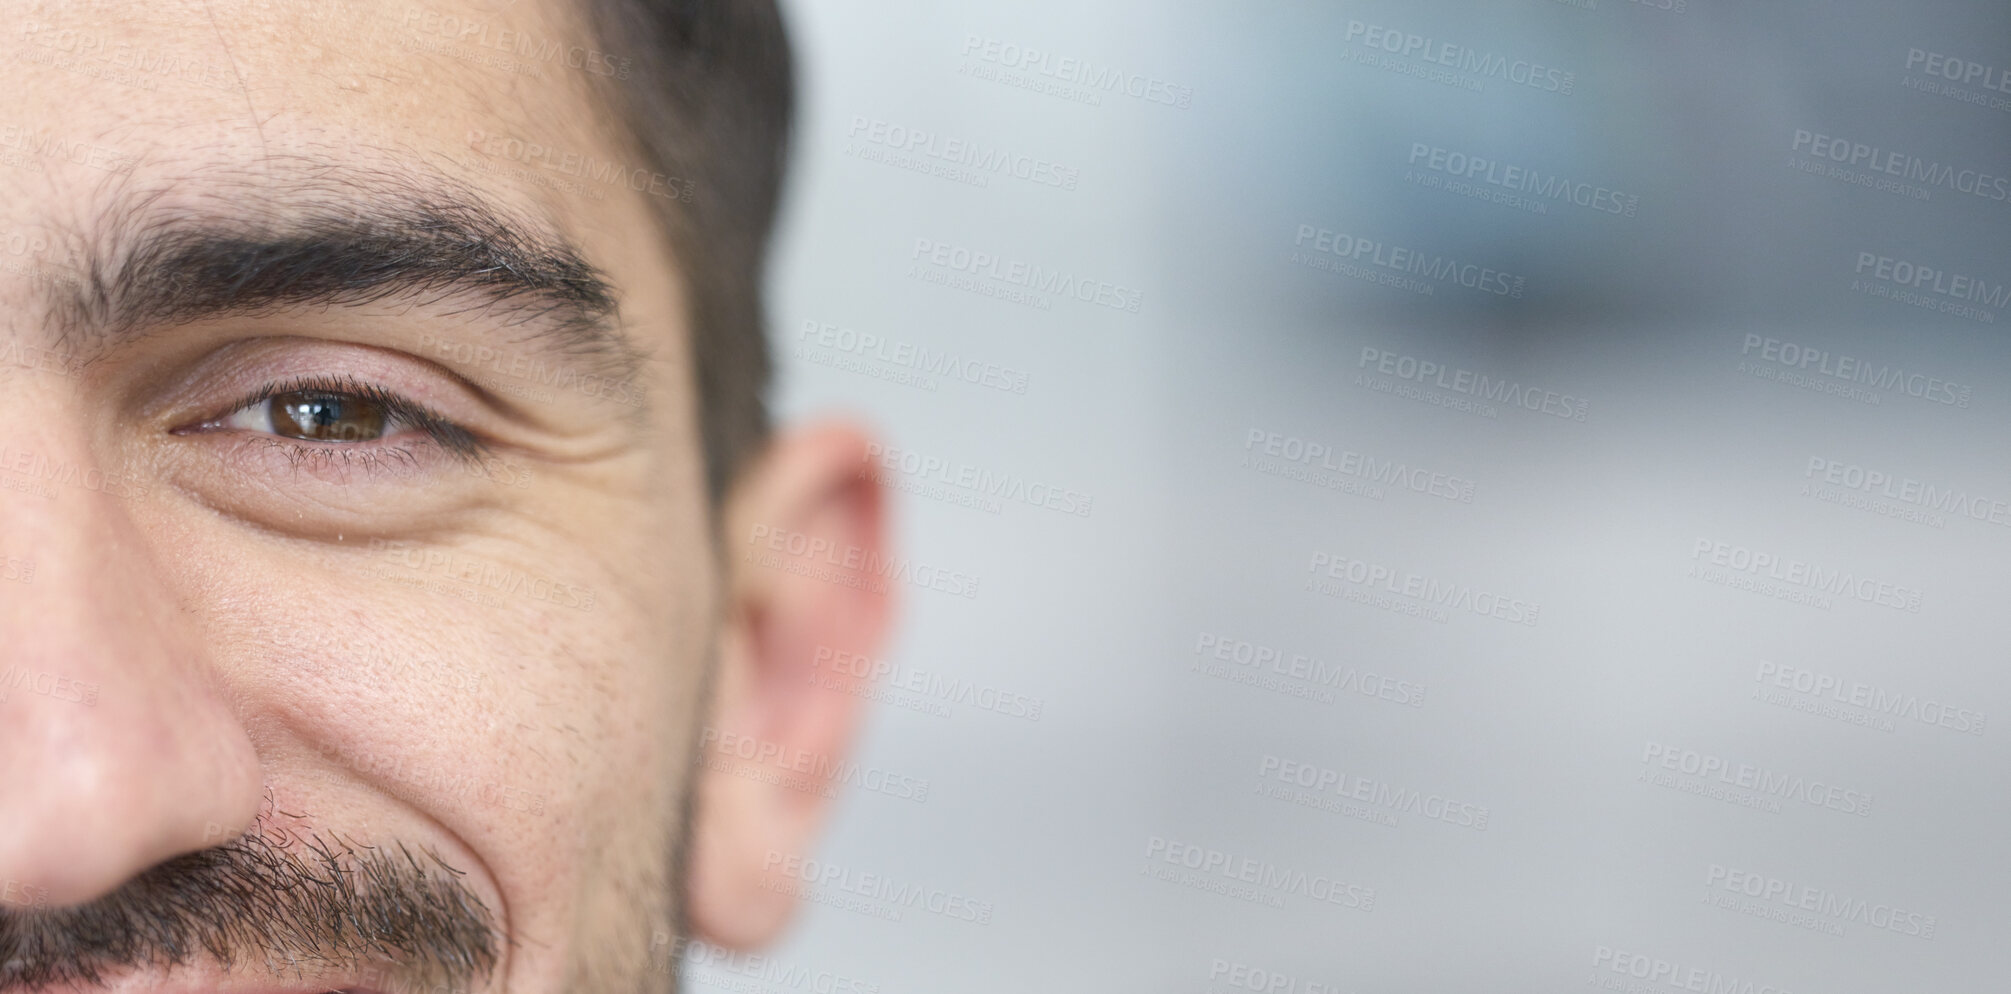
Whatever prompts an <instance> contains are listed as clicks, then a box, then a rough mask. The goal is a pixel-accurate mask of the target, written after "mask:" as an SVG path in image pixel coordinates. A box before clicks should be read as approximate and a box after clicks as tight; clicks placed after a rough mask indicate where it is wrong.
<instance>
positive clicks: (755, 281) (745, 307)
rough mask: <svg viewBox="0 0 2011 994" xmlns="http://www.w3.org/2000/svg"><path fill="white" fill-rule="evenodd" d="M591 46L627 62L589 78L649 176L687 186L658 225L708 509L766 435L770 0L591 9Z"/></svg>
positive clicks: (781, 128) (774, 53) (777, 127)
mask: <svg viewBox="0 0 2011 994" xmlns="http://www.w3.org/2000/svg"><path fill="white" fill-rule="evenodd" d="M586 7H587V11H586V14H587V29H588V31H589V32H590V33H591V34H592V36H593V38H594V39H595V42H596V47H598V48H599V49H600V50H601V51H603V52H606V53H608V54H609V55H610V56H613V57H616V58H621V59H626V60H627V63H626V65H627V67H628V68H629V70H630V71H629V72H627V73H626V74H625V75H624V76H621V77H616V76H604V77H595V78H596V79H597V80H598V85H599V86H600V87H601V89H602V91H603V92H602V98H603V99H604V100H606V101H608V103H609V104H610V106H612V107H613V108H615V112H616V119H617V120H618V121H620V122H622V123H625V124H626V125H627V128H626V130H627V131H628V133H629V135H630V136H632V137H631V142H632V145H631V149H632V151H633V152H634V154H636V155H639V156H641V157H642V159H643V161H644V162H645V163H647V164H648V165H649V166H650V168H652V169H653V170H655V171H657V172H661V173H663V174H665V175H666V176H674V177H678V178H680V179H683V180H686V181H687V182H689V183H690V184H691V186H690V190H691V197H690V199H689V200H688V201H686V200H684V199H682V198H679V199H676V200H672V199H670V198H652V199H654V200H658V201H661V202H660V203H659V204H658V205H657V207H658V209H657V212H656V213H657V220H658V222H659V223H660V224H661V225H662V227H663V229H664V231H665V232H666V234H667V235H668V237H669V241H670V244H671V248H672V251H674V252H676V253H677V255H678V258H679V260H680V261H681V263H682V270H683V275H684V278H685V283H686V288H687V293H688V295H689V306H690V313H689V315H688V316H689V319H690V325H691V335H692V340H691V355H692V362H693V364H694V367H695V368H694V369H693V371H692V373H693V375H692V380H693V382H694V383H695V384H696V387H697V390H698V418H699V432H700V436H701V444H702V445H703V449H704V458H705V476H706V486H707V492H708V495H709V496H710V498H711V500H712V502H713V504H714V506H717V505H718V503H719V502H720V500H721V499H722V498H723V497H724V496H725V494H726V491H727V490H728V488H729V487H731V486H732V483H733V480H734V478H735V477H736V476H737V475H738V473H739V472H740V470H741V468H742V466H743V464H744V463H745V462H746V460H747V458H748V457H749V456H751V455H753V454H754V453H755V452H756V451H758V450H759V449H760V447H761V445H762V443H763V442H764V441H765V440H766V439H767V436H768V409H767V405H766V403H765V402H764V400H763V396H762V395H763V392H764V391H765V390H766V388H767V385H768V378H769V368H770V367H769V357H768V343H767V338H766V313H765V309H764V307H763V306H762V300H761V285H762V277H763V272H764V264H765V261H766V256H767V248H768V238H769V233H770V231H771V229H772V228H773V227H774V222H775V213H776V206H777V202H778V200H779V198H780V193H781V186H782V178H783V174H784V171H785V168H786V165H787V158H788V145H789V129H790V122H791V118H792V117H793V115H794V112H795V73H794V68H793V66H792V59H791V55H790V50H789V39H788V34H787V32H786V31H785V30H784V29H783V24H782V14H781V11H780V10H778V9H777V8H776V5H775V3H774V0H588V2H587V4H586Z"/></svg>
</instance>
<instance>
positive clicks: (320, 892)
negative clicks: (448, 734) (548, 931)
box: [0, 827, 500, 994]
mask: <svg viewBox="0 0 2011 994" xmlns="http://www.w3.org/2000/svg"><path fill="white" fill-rule="evenodd" d="M462 876H463V874H462V871H460V870H457V869H455V868H454V867H452V866H449V865H448V864H447V863H446V861H444V860H442V859H441V858H440V856H439V855H438V854H437V853H435V852H433V851H432V850H431V849H427V848H424V847H421V848H420V849H419V851H418V852H417V853H415V852H413V850H412V849H411V848H409V847H407V846H406V845H405V844H404V843H402V842H399V843H391V844H389V845H388V846H385V847H378V846H365V845H359V844H357V843H354V842H351V841H349V840H346V839H343V838H342V837H341V836H339V835H334V834H327V835H323V834H320V833H309V834H304V835H303V834H299V833H296V832H293V831H290V830H288V831H277V830H273V831H267V830H264V829H263V828H262V827H255V828H254V829H253V830H252V831H250V832H247V833H246V834H244V835H242V836H239V837H237V838H235V839H233V840H231V841H229V842H227V843H224V844H223V845H219V846H216V847H213V848H210V849H204V850H200V851H197V852H193V853H187V854H184V855H181V856H177V857H175V858H173V859H170V860H168V861H166V862H163V863H160V864H158V865H156V866H153V867H150V868H148V869H147V870H146V871H145V872H143V873H141V874H139V875H138V876H136V877H134V878H133V879H132V880H130V881H128V882H127V883H126V884H125V885H124V886H122V887H120V888H119V889H118V890H117V891H114V892H112V893H111V894H108V895H106V896H104V897H101V898H98V899H97V900H94V901H91V902H90V903H88V904H81V905H77V906H74V907H67V908H33V909H28V910H21V909H19V908H8V907H6V906H0V994H15V992H21V991H29V990H34V989H36V988H39V987H44V986H52V985H60V984H84V985H91V986H101V985H103V984H104V982H105V979H104V978H105V977H106V976H107V975H108V974H109V975H115V974H117V973H121V972H124V971H126V970H129V969H160V970H171V969H173V968H175V967H180V966H187V965H189V964H191V963H195V962H198V961H200V960H202V959H205V958H206V959H207V960H209V961H213V962H215V963H217V964H218V965H220V966H222V967H223V968H225V969H232V968H236V967H240V966H245V965H251V964H257V965H260V966H263V967H264V968H265V969H267V970H269V971H272V972H275V973H281V974H286V973H291V975H293V976H294V977H296V978H300V979H304V978H305V977H306V975H307V974H308V973H309V972H313V973H325V972H353V971H358V970H365V969H375V970H378V971H380V976H381V971H382V970H383V969H384V967H385V965H388V966H389V967H391V968H395V969H396V970H397V972H398V973H400V974H406V975H409V977H410V980H411V981H412V982H413V983H415V984H418V985H422V987H421V989H427V990H430V989H434V988H435V987H442V986H444V987H445V988H446V989H448V990H468V989H472V988H473V987H475V986H476V984H477V982H479V981H481V980H485V979H487V977H488V976H489V974H490V973H491V972H492V971H493V970H494V969H495V966H496V961H497V955H498V948H499V945H500V942H499V940H498V937H497V935H496V930H495V925H494V918H493V916H492V915H491V913H490V911H489V909H488V907H487V906H486V905H484V904H483V903H482V901H481V899H480V898H479V897H477V896H476V895H475V893H474V892H473V891H472V890H470V889H469V888H468V886H467V885H466V884H464V883H463V882H462V881H461V877H462Z"/></svg>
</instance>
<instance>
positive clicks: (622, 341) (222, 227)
mask: <svg viewBox="0 0 2011 994" xmlns="http://www.w3.org/2000/svg"><path fill="white" fill-rule="evenodd" d="M211 179H213V180H214V177H211ZM184 182H185V183H194V182H196V181H195V180H187V181H184ZM234 190H235V191H236V192H239V193H243V194H248V196H245V197H235V196H233V195H232V193H233V191H234ZM77 243H78V247H79V250H80V251H79V253H78V254H79V257H80V258H81V260H82V264H81V265H80V266H79V267H78V269H77V275H78V278H77V279H75V280H71V281H67V282H64V283H60V284H57V285H55V286H54V287H53V288H52V289H54V290H55V291H56V296H55V298H54V299H52V300H51V315H52V317H53V318H54V325H55V328H56V330H57V333H58V337H59V339H60V340H61V341H63V342H64V343H65V344H66V345H69V346H71V347H73V348H75V347H78V346H85V347H90V346H106V345H116V344H118V343H119V342H120V341H123V340H126V339H130V338H132V337H135V336H137V335H141V334H145V333H147V332H148V331H150V330H152V329H155V328H159V327H161V326H169V325H175V324H180V323H184V322H189V321H194V320H197V319H201V318H210V317H223V316H231V315H258V314H265V313H273V312H277V311H281V310H286V309H291V308H311V307H340V306H357V305H363V304H370V303H377V302H395V301H409V302H411V303H414V304H417V305H421V306H432V307H441V306H445V307H447V308H449V313H451V314H464V313H469V312H479V313H480V314H481V316H482V317H483V318H484V319H489V320H493V321H494V322H495V323H496V325H497V326H498V327H499V329H501V330H499V335H498V337H499V338H500V339H502V340H500V341H498V342H496V343H495V344H496V345H498V346H529V347H531V348H534V349H536V350H538V351H539V352H542V353H546V354H549V355H551V356H552V357H553V358H555V359H558V360H560V361H563V362H565V363H568V364H570V365H572V366H573V367H574V368H575V370H576V371H577V372H579V373H581V374H585V375H595V376H600V377H604V378H607V379H610V380H613V381H616V382H627V381H629V380H631V379H633V378H634V377H635V376H636V375H637V374H638V373H639V372H640V370H641V366H642V362H643V360H644V358H645V356H644V355H643V353H642V352H641V350H640V349H639V348H638V347H637V345H636V344H635V343H634V342H633V341H632V340H631V338H630V336H629V335H627V334H626V333H625V332H624V331H623V330H622V329H621V327H620V324H619V322H618V314H619V303H618V299H617V297H616V293H615V290H614V287H613V286H612V285H611V284H610V282H609V280H608V278H607V277H606V276H605V275H603V274H602V273H601V272H600V271H599V270H598V269H596V268H595V267H594V266H593V265H591V264H590V263H588V262H587V261H586V259H585V257H584V256H583V255H582V253H581V252H580V251H579V249H577V248H576V247H575V246H574V245H573V244H572V243H571V242H569V241H567V240H566V239H565V238H564V237H563V236H562V235H560V234H558V233H557V232H556V231H554V230H553V229H552V228H551V227H550V226H549V225H546V224H543V223H541V222H539V221H538V220H536V219H534V218H530V217H527V216H520V215H511V214H509V213H507V212H505V211H504V210H502V209H501V208H499V207H497V206H495V205H493V204H490V203H488V202H486V201H485V200H484V199H482V198H481V197H480V196H479V195H478V194H475V193H474V192H473V191H470V190H468V189H466V188H465V187H457V186H455V185H454V184H450V183H445V182H440V183H425V182H421V181H420V180H417V179H414V178H410V177H395V178H394V177H387V176H385V175H383V174H380V173H373V172H367V171H359V172H357V173H356V174H353V175H348V176H344V175H341V174H340V173H339V172H335V171H332V170H331V171H330V172H329V173H327V174H323V175H317V176H314V177H313V178H312V179H310V180H307V181H304V182H303V181H299V180H292V181H287V182H286V183H279V184H275V182H274V181H271V180H270V178H269V177H268V178H267V180H266V181H265V182H259V183H257V184H256V186H255V187H254V186H253V185H252V181H251V178H250V177H247V176H244V175H242V174H239V175H235V176H231V177H229V178H228V179H227V180H226V181H224V182H222V183H220V184H212V185H209V186H208V187H207V188H206V189H204V191H203V192H202V193H201V194H200V195H198V196H196V197H193V198H188V197H174V198H172V199H171V196H170V190H169V189H168V188H164V189H162V190H159V191H156V192H154V193H152V194H150V195H147V196H142V197H138V198H132V199H130V200H129V201H128V203H127V204H126V205H125V206H122V207H120V208H118V209H116V210H113V211H108V212H106V213H105V214H103V215H101V216H100V218H99V221H98V223H97V224H96V225H95V226H94V227H93V228H92V229H90V230H87V231H83V232H80V233H78V237H77Z"/></svg>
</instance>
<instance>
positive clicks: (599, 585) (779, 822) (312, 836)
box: [0, 0, 886, 992]
mask: <svg viewBox="0 0 2011 994" xmlns="http://www.w3.org/2000/svg"><path fill="white" fill-rule="evenodd" d="M9 23H10V25H11V26H10V27H9V28H8V29H7V30H5V31H4V32H0V79H4V80H5V83H6V89H7V92H8V93H9V95H10V99H9V100H8V101H7V106H6V107H5V109H0V313H4V314H5V317H6V326H5V328H4V329H0V566H3V567H4V569H0V991H10V992H11V991H22V990H35V991H40V990H71V989H76V988H80V987H89V986H90V985H91V984H93V983H98V982H102V983H107V984H115V985H118V984H126V985H132V986H130V987H128V986H119V987H118V989H121V990H125V989H134V990H139V989H146V990H175V991H181V990H198V989H199V990H204V991H209V990H226V991H253V990H256V991H280V990H301V991H323V990H328V989H330V988H346V989H352V990H357V991H363V990H369V991H381V992H390V991H398V990H435V989H444V990H460V989H468V990H504V989H507V990H517V991H540V990H552V991H557V990H565V991H598V990H635V989H663V988H666V987H668V986H669V985H670V983H671V981H672V979H673V978H672V977H671V976H670V975H669V974H670V970H671V958H672V954H673V953H674V952H675V950H676V948H677V945H678V943H679V942H680V941H681V938H680V929H681V927H682V925H683V924H684V922H685V920H687V919H688V920H689V921H690V922H691V923H692V924H693V927H694V928H695V929H696V931H697V932H698V934H701V935H704V936H707V937H710V938H712V939H714V940H715V941H719V942H723V943H734V944H742V943H752V942H758V941H761V940H762V939H765V938H766V937H768V936H769V935H771V934H772V933H773V932H774V931H775V929H776V928H777V927H778V926H779V924H780V923H781V921H782V919H783V918H784V917H785V916H786V913H787V901H786V900H784V899H782V898H780V897H777V896H776V895H777V894H779V893H780V889H779V888H773V887H764V886H763V885H764V883H765V881H764V878H763V872H764V871H763V865H764V864H772V863H773V862H774V860H773V859H772V858H771V857H772V855H773V854H774V853H776V852H779V851H787V850H795V849H799V848H800V847H802V846H803V845H805V844H807V839H808V837H809V832H810V830H811V827H812V826H813V825H814V822H815V821H816V818H817V814H818V812H819V810H820V805H819V803H818V802H817V801H816V800H814V798H816V797H818V796H821V795H818V794H804V793H802V792H795V793H790V792H788V791H785V790H783V789H781V788H777V787H772V786H767V785H766V781H764V780H763V779H762V778H760V777H756V776H748V775H746V771H745V770H733V771H731V772H707V771H708V770H711V769H713V767H714V765H715V764H706V765H697V764H695V760H698V759H701V758H703V757H701V756H699V755H697V754H696V749H697V748H698V745H699V743H700V741H701V740H705V741H711V740H713V739H716V738H719V737H721V736H722V735H725V736H740V737H747V736H752V737H755V738H757V739H759V740H761V741H764V742H769V743H777V744H778V746H779V748H778V749H777V750H776V751H777V752H778V753H783V754H786V753H787V752H790V751H794V752H801V751H804V750H810V751H816V752H822V753H830V752H835V751H836V750H839V749H841V748H842V747H843V745H844V743H845V741H846V740H847V739H848V737H849V734H850V730H851V726H852V711H851V707H852V705H851V704H850V703H849V702H851V701H854V700H856V697H855V696H854V695H852V694H848V693H842V692H832V691H829V690H817V691H806V690H804V689H803V688H804V686H805V684H804V682H803V681H801V680H798V679H795V677H794V673H795V670H796V668H799V667H805V666H808V665H809V660H810V658H811V656H812V655H813V654H814V653H815V652H817V651H818V650H819V649H820V648H822V649H824V650H825V651H826V652H828V651H830V649H831V648H832V647H833V646H835V647H836V648H837V649H840V650H844V651H871V648H872V646H873V645H874V643H875V642H876V640H877V638H878V634H879V631H880V629H881V626H882V624H883V621H884V617H885V613H886V608H885V605H884V598H881V597H878V596H876V595H873V594H870V593H869V592H867V591H865V590H862V589H859V588H857V587H853V586H848V585H845V584H834V583H830V582H824V581H820V580H812V579H807V578H804V577H802V576H798V575H796V574H792V573H789V572H787V571H780V570H773V569H753V570H750V569H745V568H739V567H735V566H733V565H732V564H733V563H735V562H737V561H740V560H741V558H742V557H740V556H739V555H738V551H739V549H740V547H741V545H743V544H744V540H745V539H747V538H748V537H749V536H751V535H755V534H775V533H778V532H786V533H792V534H794V533H803V534H807V535H811V536H815V537H817V538H819V539H821V540H822V541H824V542H825V544H826V545H831V544H838V545H841V546H843V545H861V546H866V547H872V548H877V546H878V543H879V541H880V530H879V525H878V516H879V513H880V512H879V503H878V498H877V493H878V490H877V488H876V487H874V486H873V485H872V483H871V482H870V480H867V479H866V478H864V477H862V476H861V475H860V472H859V470H860V467H861V466H862V465H864V460H863V459H862V458H861V456H862V453H863V448H864V445H865V442H864V440H863V439H862V438H860V437H859V436H858V435H857V434H856V433H853V432H849V431H846V430H843V429H838V428H825V429H821V430H813V431H805V432H800V433H797V434H795V435H792V436H788V437H785V438H784V439H782V440H781V441H779V442H777V443H776V444H775V445H774V447H773V450H772V451H771V452H770V453H768V454H767V455H766V456H765V457H764V458H763V459H762V460H760V461H759V462H758V463H757V464H756V467H755V469H754V470H752V471H750V472H749V473H748V474H747V477H746V479H744V480H743V482H742V485H741V486H740V487H739V489H738V490H736V493H735V497H734V500H733V503H732V504H731V505H730V506H729V507H727V508H724V509H721V510H720V512H719V516H718V518H717V520H716V521H715V519H714V517H713V515H712V510H711V509H710V508H709V507H708V503H707V499H706V496H705V492H704V474H703V472H702V466H701V464H700V455H699V448H698V445H697V442H696V439H697V438H698V430H697V425H698V418H699V417H700V416H701V414H700V412H699V411H698V410H697V409H696V408H695V406H694V402H693V397H694V391H693V390H692V387H691V379H690V376H691V368H692V362H691V357H690V355H689V354H688V352H687V342H688V338H689V336H688V329H687V327H686V317H685V310H684V296H683V291H682V288H681V286H680V283H679V281H678V278H677V272H678V266H677V262H676V260H675V259H674V258H673V257H672V252H671V250H670V248H669V247H668V245H667V244H666V242H665V241H664V239H663V238H662V236H661V235H660V233H659V229H658V226H657V222H656V215H657V206H658V205H657V204H656V203H655V202H654V200H653V199H652V198H663V197H669V198H672V199H675V198H678V197H683V196H689V195H690V193H689V191H688V190H687V188H686V187H685V185H684V184H683V183H682V181H680V180H678V179H677V178H676V177H664V176H661V175H659V174H656V173H654V172H652V170H651V168H650V166H649V165H648V164H647V163H644V162H639V161H635V159H634V154H633V153H630V152H627V151H624V149H625V148H626V147H627V145H626V143H625V142H623V141H622V140H620V138H619V135H620V130H619V129H620V127H621V126H622V125H621V123H620V122H619V121H618V120H617V119H616V118H617V115H615V114H613V113H611V112H609V111H608V110H606V109H605V108H603V107H602V106H601V105H600V101H599V100H598V99H597V98H596V97H595V96H593V93H594V89H593V84H594V83H596V82H597V79H596V78H595V77H597V76H600V75H608V74H612V73H616V72H619V71H621V69H622V66H623V61H622V60H624V59H627V58H631V56H630V55H629V54H628V53H604V52H600V51H598V50H597V49H596V48H595V46H594V45H593V44H592V43H590V42H588V41H586V40H585V39H586V38H587V37H588V34H587V32H586V31H585V30H584V29H583V27H582V21H581V18H580V17H579V16H578V14H577V13H576V12H574V11H572V10H570V9H569V8H568V7H567V6H566V5H565V4H562V3H559V2H557V0H551V2H539V0H515V2H506V3H497V2H495V0H482V2H467V0H462V2H454V0H442V2H438V3H424V4H421V3H394V2H374V0H316V2H313V3H308V2H300V3H284V2H282V3H237V2H230V0H223V2H215V0H212V2H209V3H182V2H153V3H146V4H125V3H112V4H103V5H99V4H89V3H48V4H42V5H39V6H35V7H32V8H28V9H25V10H22V11H17V12H16V14H15V16H14V17H11V18H9ZM638 178H641V179H642V180H646V182H638V181H637V179H638ZM721 548H724V549H726V550H727V551H728V555H726V556H724V557H722V556H720V555H719V554H718V550H719V549H721ZM706 733H711V734H706ZM720 769H722V770H724V769H726V767H720ZM694 771H697V775H695V774H694ZM694 798H701V799H702V800H703V802H704V803H703V804H702V805H701V806H700V809H701V810H703V811H704V812H705V813H704V815H703V818H702V820H701V821H700V822H698V824H697V827H696V828H693V829H691V830H689V831H687V829H686V826H685V823H684V814H685V812H686V808H687V804H688V802H690V801H691V800H692V799H694ZM687 849H695V852H694V853H693V855H692V856H691V862H690V873H689V881H688V886H687V882H685V881H682V880H681V874H680V872H679V867H680V866H681V865H683V864H682V859H681V857H682V854H683V853H684V852H685V850H687ZM686 895H688V898H689V899H688V901H683V900H680V898H681V897H684V896H686Z"/></svg>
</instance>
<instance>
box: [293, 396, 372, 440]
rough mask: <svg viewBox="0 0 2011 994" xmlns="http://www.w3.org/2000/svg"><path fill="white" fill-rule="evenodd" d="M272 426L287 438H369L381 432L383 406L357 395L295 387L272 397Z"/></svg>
mask: <svg viewBox="0 0 2011 994" xmlns="http://www.w3.org/2000/svg"><path fill="white" fill-rule="evenodd" d="M272 427H273V430H274V431H275V432H277V433H278V434H281V435H285V436H287V437H289V438H303V439H313V440H315V441H322V442H368V441H372V440H374V439H377V438H381V437H383V435H384V409H383V407H382V406H380V405H378V404H376V403H374V402H372V401H368V400H364V399H362V398H360V397H343V396H339V395H336V394H326V393H308V392H305V391H295V392H293V393H285V394H280V395H279V396H277V397H274V398H272Z"/></svg>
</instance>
